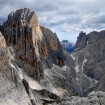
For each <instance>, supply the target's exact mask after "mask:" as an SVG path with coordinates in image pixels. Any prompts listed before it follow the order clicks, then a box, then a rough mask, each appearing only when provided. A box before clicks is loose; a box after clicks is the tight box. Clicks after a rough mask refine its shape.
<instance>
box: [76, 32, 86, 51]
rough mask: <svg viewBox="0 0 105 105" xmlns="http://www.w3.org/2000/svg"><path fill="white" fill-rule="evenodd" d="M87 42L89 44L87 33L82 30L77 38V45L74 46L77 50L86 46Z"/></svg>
mask: <svg viewBox="0 0 105 105" xmlns="http://www.w3.org/2000/svg"><path fill="white" fill-rule="evenodd" d="M86 44H87V38H86V33H84V32H83V31H81V32H80V34H79V36H78V38H77V42H76V45H75V46H74V48H75V51H79V50H82V49H83V48H85V47H86Z"/></svg>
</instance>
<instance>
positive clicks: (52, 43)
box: [41, 27, 65, 67]
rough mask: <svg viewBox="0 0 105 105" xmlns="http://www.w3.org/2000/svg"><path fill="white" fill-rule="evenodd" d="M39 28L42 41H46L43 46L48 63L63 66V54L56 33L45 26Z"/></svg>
mask: <svg viewBox="0 0 105 105" xmlns="http://www.w3.org/2000/svg"><path fill="white" fill-rule="evenodd" d="M41 30H42V33H43V36H44V42H46V45H47V46H46V48H45V52H46V56H47V61H50V63H54V64H56V65H58V66H61V67H62V66H64V65H65V56H64V53H63V50H62V47H61V43H60V41H59V39H58V37H57V35H56V33H53V32H52V31H51V30H49V29H48V28H45V27H41Z"/></svg>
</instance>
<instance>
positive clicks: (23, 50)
mask: <svg viewBox="0 0 105 105" xmlns="http://www.w3.org/2000/svg"><path fill="white" fill-rule="evenodd" d="M0 31H1V33H0V105H100V104H101V105H104V103H105V102H104V100H105V93H104V92H98V90H99V91H105V90H104V89H105V88H104V83H103V81H104V77H105V75H104V53H102V52H103V51H104V46H103V45H104V44H102V43H101V41H102V42H103V43H104V31H103V32H100V34H101V36H102V37H100V36H99V35H98V34H99V33H97V32H96V33H95V32H94V33H90V34H89V35H87V36H86V34H85V33H83V32H81V33H80V35H79V37H78V40H77V43H76V45H75V47H74V48H75V49H74V51H73V52H72V54H70V53H68V52H67V51H65V50H64V49H63V47H62V45H61V43H60V41H59V39H58V37H57V35H56V33H54V32H52V31H51V30H49V29H48V28H46V27H43V26H40V25H39V22H38V18H37V16H36V14H35V13H34V11H32V10H31V9H28V8H24V9H19V10H16V11H14V12H11V13H10V14H9V15H8V19H7V20H6V21H5V22H4V23H3V24H2V25H1V26H0ZM91 34H92V35H91ZM94 37H95V38H97V40H95V42H96V43H95V42H94V41H93V40H92V38H94ZM99 38H100V39H101V40H100V41H98V39H99ZM82 43H83V45H82ZM95 44H97V46H98V47H96V46H95ZM92 46H93V47H92ZM101 47H102V48H101ZM94 49H95V50H94ZM96 49H97V50H96ZM95 51H96V52H97V53H95ZM101 53H102V54H103V56H101ZM97 54H98V55H97ZM91 58H92V59H91ZM101 58H102V59H101ZM94 62H95V63H94ZM86 64H87V65H88V66H87V65H86ZM98 65H99V66H98ZM95 67H97V68H95ZM98 67H99V68H98ZM90 68H91V69H90ZM94 70H96V71H97V72H98V74H99V75H98V74H97V73H96V72H94ZM100 71H101V72H100ZM102 74H103V75H102ZM101 77H102V78H101ZM95 87H97V88H95ZM93 90H96V91H97V92H92V93H89V92H90V91H93ZM88 93H89V94H88ZM80 96H87V97H85V98H82V97H80ZM94 97H95V98H94ZM100 100H101V101H100ZM84 103H85V104H84Z"/></svg>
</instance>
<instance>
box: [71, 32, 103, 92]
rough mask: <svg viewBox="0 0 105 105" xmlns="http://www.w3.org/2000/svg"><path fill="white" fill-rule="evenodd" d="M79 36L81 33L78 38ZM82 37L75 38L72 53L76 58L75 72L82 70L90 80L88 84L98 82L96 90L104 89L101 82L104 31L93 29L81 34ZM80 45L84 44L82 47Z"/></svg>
mask: <svg viewBox="0 0 105 105" xmlns="http://www.w3.org/2000/svg"><path fill="white" fill-rule="evenodd" d="M80 37H81V35H79V37H78V38H80ZM82 38H83V41H81V40H77V44H76V48H75V51H74V52H73V53H72V55H73V56H74V57H75V58H76V59H75V60H76V68H75V69H76V70H77V72H80V71H82V72H81V73H83V75H84V76H85V77H86V78H87V79H88V80H89V81H90V83H89V84H91V83H92V84H94V83H98V85H97V90H102V91H105V87H104V82H103V81H104V79H105V78H104V77H105V31H101V32H96V31H94V32H91V33H89V34H88V35H83V36H82ZM84 42H85V44H84ZM80 43H81V45H80ZM82 45H83V46H84V45H85V46H84V47H82ZM80 48H82V49H80ZM81 73H80V74H81ZM82 80H83V78H82ZM83 84H84V83H83ZM87 84H88V83H87ZM89 84H88V86H90V85H89ZM102 84H103V85H102ZM88 86H87V87H88ZM91 86H92V85H91ZM92 87H93V86H92Z"/></svg>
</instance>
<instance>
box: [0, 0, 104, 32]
mask: <svg viewBox="0 0 105 105" xmlns="http://www.w3.org/2000/svg"><path fill="white" fill-rule="evenodd" d="M104 4H105V0H101V1H100V0H55V1H54V0H0V21H4V20H5V18H6V17H7V15H8V14H9V13H10V12H11V11H14V10H16V9H19V8H24V7H28V8H31V9H33V10H34V11H35V12H36V13H37V15H38V17H39V22H40V24H41V25H44V26H46V27H49V28H51V29H53V28H54V29H55V30H58V31H60V32H61V31H65V32H66V31H67V32H68V31H69V32H71V31H79V30H90V31H92V30H94V29H103V28H104V27H105V14H104V11H105V6H104Z"/></svg>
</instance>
